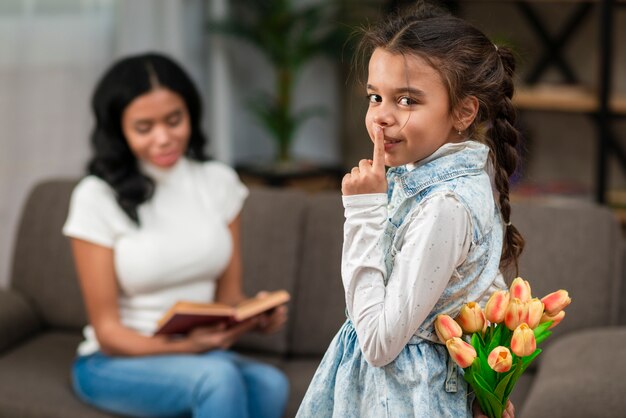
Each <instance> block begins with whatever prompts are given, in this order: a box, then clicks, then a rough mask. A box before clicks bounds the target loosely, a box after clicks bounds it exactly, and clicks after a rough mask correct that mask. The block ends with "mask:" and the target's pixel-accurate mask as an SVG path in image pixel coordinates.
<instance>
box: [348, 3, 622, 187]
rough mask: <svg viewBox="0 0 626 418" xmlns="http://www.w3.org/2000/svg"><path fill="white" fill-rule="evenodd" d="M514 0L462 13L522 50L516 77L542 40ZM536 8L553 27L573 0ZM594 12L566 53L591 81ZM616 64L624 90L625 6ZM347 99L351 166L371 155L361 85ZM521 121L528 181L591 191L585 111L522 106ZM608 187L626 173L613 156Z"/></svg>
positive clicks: (618, 129)
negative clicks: (550, 110) (577, 111)
mask: <svg viewBox="0 0 626 418" xmlns="http://www.w3.org/2000/svg"><path fill="white" fill-rule="evenodd" d="M513 3H514V2H508V1H507V2H496V1H471V2H470V1H463V2H460V4H461V14H462V16H464V17H466V18H467V19H469V20H470V21H472V22H473V23H474V24H475V25H477V26H478V27H479V28H481V29H482V30H484V31H485V32H486V33H487V34H488V36H490V37H491V38H492V39H494V40H496V42H500V40H502V39H507V40H509V41H511V42H513V45H515V46H516V48H517V49H518V51H519V53H520V58H521V60H520V62H519V65H518V69H519V72H520V77H523V75H524V73H525V71H527V70H528V67H529V65H530V63H533V62H534V60H535V59H537V53H538V52H539V51H541V48H542V46H541V44H540V43H539V40H538V39H537V37H536V36H535V35H534V33H533V32H532V31H531V30H530V29H529V26H528V25H527V23H526V21H525V20H524V18H523V16H522V15H521V14H520V12H519V11H518V10H517V8H516V7H515V5H514V4H513ZM531 3H532V4H533V6H534V7H535V8H537V9H538V10H539V11H540V14H541V16H542V18H544V19H546V21H548V22H552V23H551V24H550V25H549V28H550V29H551V30H555V28H557V27H558V26H559V25H560V23H561V22H562V21H563V20H564V19H565V17H566V13H567V12H568V10H570V9H571V8H572V7H573V5H572V4H571V3H575V2H552V3H550V2H531ZM598 20H599V16H598V12H597V10H595V9H594V11H592V13H591V15H590V16H589V17H588V18H587V19H586V20H585V22H584V24H583V25H582V26H581V27H580V28H579V30H578V32H577V33H576V35H575V37H574V38H573V39H572V41H573V42H572V43H571V44H569V45H568V47H567V50H566V51H567V53H566V57H567V59H568V60H570V61H571V62H573V66H574V68H575V71H576V73H577V74H578V75H579V77H580V78H581V79H582V80H583V81H585V82H586V83H588V84H589V85H591V86H594V85H596V82H597V81H596V74H597V71H598V42H599V41H598V36H597V21H598ZM615 28H616V31H615V35H614V40H615V63H614V64H615V65H614V77H613V83H614V90H615V91H616V92H619V93H620V94H622V95H626V7H622V8H621V9H620V10H619V11H618V12H617V13H615ZM546 80H549V81H558V73H556V72H555V71H553V70H551V71H550V72H549V73H548V74H547V77H546ZM352 86H353V87H352V90H351V94H350V95H349V99H348V101H347V102H348V107H347V110H346V111H347V112H348V114H349V117H348V118H347V121H346V126H345V130H346V132H347V134H346V143H345V146H344V149H345V152H344V164H345V165H346V166H352V165H354V164H355V163H356V162H358V160H359V159H360V158H365V157H367V156H369V155H371V143H370V142H369V139H368V138H367V136H366V133H365V130H364V128H363V126H362V125H363V115H364V112H365V110H366V106H365V105H364V104H362V101H361V97H363V94H364V91H365V90H364V88H363V87H361V86H357V85H355V84H354V83H352ZM520 123H521V125H522V127H523V130H524V134H525V145H526V147H527V148H528V154H527V156H526V159H525V161H524V162H523V174H524V178H525V180H526V181H528V182H533V183H548V182H556V181H560V182H565V183H568V184H572V185H576V186H578V187H580V188H582V189H584V190H587V191H589V192H590V193H591V191H592V190H593V185H594V181H595V158H596V144H597V142H596V126H595V124H593V123H592V121H591V119H590V117H589V116H588V115H581V114H566V113H555V112H537V111H532V112H531V111H524V112H521V113H520ZM613 127H614V129H613V130H614V132H615V133H616V135H617V137H618V139H619V140H620V143H622V146H623V147H624V148H625V149H626V119H625V118H622V119H621V120H618V121H616V123H614V125H613ZM609 186H610V187H611V188H624V187H626V176H625V175H624V172H623V171H622V169H621V168H619V167H618V166H617V165H616V164H615V158H612V159H611V169H610V181H609Z"/></svg>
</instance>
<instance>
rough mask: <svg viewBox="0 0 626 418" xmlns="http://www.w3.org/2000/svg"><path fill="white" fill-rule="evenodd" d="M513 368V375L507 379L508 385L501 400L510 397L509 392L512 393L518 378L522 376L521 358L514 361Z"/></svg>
mask: <svg viewBox="0 0 626 418" xmlns="http://www.w3.org/2000/svg"><path fill="white" fill-rule="evenodd" d="M514 364H515V367H514V369H513V373H511V377H510V378H509V383H508V384H507V386H506V389H505V390H504V397H503V399H508V398H509V396H510V395H511V392H512V391H513V388H514V387H515V383H517V380H518V379H519V378H520V376H521V375H522V372H523V371H524V370H523V365H524V364H523V361H522V359H521V358H519V357H518V358H517V360H516V361H515V363H514Z"/></svg>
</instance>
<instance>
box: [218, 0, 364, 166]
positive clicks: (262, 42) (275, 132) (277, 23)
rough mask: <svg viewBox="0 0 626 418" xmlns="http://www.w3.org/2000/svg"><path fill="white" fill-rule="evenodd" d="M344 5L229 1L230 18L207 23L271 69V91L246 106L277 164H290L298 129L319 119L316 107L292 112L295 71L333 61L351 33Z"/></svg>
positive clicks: (335, 0)
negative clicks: (322, 58) (315, 61)
mask: <svg viewBox="0 0 626 418" xmlns="http://www.w3.org/2000/svg"><path fill="white" fill-rule="evenodd" d="M349 4H352V9H353V10H354V8H355V7H357V8H360V9H361V10H362V9H363V3H362V2H360V3H359V6H360V7H358V6H355V4H356V3H354V2H348V1H342V0H321V1H318V2H316V3H314V4H309V5H304V6H296V5H295V4H294V0H232V1H231V2H230V7H231V13H230V16H231V17H230V18H228V19H226V20H221V21H212V22H209V24H208V28H209V31H211V32H216V33H221V34H227V35H229V36H234V37H237V38H239V39H242V40H244V41H246V42H248V43H249V44H251V45H253V46H254V47H256V49H258V50H259V51H260V52H261V53H262V54H263V55H264V56H265V58H266V59H267V60H268V61H269V63H270V64H271V65H272V67H273V69H274V76H275V80H274V90H273V92H272V93H267V92H265V93H259V94H258V96H257V98H256V99H255V100H254V101H252V102H251V103H250V109H251V111H252V112H253V113H254V115H255V116H256V117H257V119H258V121H259V122H260V123H261V124H262V125H263V127H264V128H265V129H266V130H267V131H268V132H269V133H270V135H271V137H272V138H273V139H274V140H275V141H276V145H277V150H278V153H277V158H276V160H277V162H278V163H279V164H281V163H282V164H285V163H288V162H289V161H291V145H292V143H293V139H294V137H295V134H296V132H297V130H298V128H299V127H300V126H301V125H302V124H303V123H304V122H305V121H306V120H308V119H309V118H311V117H312V116H315V115H320V114H322V113H323V109H321V108H320V107H308V108H305V109H302V110H300V111H297V112H296V111H294V110H293V109H292V94H293V88H294V84H295V82H296V79H297V77H298V75H299V72H300V70H301V69H302V68H303V66H304V64H306V63H307V62H308V61H309V60H311V59H312V58H314V57H316V56H318V55H327V56H331V57H333V58H334V59H338V58H339V57H340V56H341V54H342V52H343V51H347V54H348V55H349V54H350V51H351V48H350V46H349V45H348V44H347V41H348V40H349V38H350V33H351V31H352V29H351V26H350V25H348V24H346V23H342V22H346V19H347V16H348V13H347V12H348V10H349V9H350V7H349Z"/></svg>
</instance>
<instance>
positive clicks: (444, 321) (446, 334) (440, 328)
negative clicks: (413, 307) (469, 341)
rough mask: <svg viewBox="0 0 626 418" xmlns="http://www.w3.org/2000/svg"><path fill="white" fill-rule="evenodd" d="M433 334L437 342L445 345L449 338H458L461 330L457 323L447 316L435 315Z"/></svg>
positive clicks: (461, 333) (461, 332)
mask: <svg viewBox="0 0 626 418" xmlns="http://www.w3.org/2000/svg"><path fill="white" fill-rule="evenodd" d="M435 332H436V333H437V337H439V341H441V342H442V343H445V342H446V341H448V340H449V339H450V338H453V337H460V336H461V335H463V330H462V329H461V326H460V325H459V324H457V322H456V321H455V320H454V319H452V317H450V316H448V315H437V319H436V320H435Z"/></svg>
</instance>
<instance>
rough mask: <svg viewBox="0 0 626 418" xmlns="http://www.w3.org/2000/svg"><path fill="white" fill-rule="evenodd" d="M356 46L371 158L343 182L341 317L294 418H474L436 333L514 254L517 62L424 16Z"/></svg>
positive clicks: (467, 28)
mask: <svg viewBox="0 0 626 418" xmlns="http://www.w3.org/2000/svg"><path fill="white" fill-rule="evenodd" d="M361 47H362V52H364V54H367V55H368V56H369V57H370V58H369V66H368V77H367V87H366V91H367V100H368V101H369V109H368V111H367V115H366V117H365V124H366V127H367V130H368V133H369V136H370V138H371V140H372V141H373V143H374V152H373V158H372V159H371V160H369V159H368V160H361V161H360V162H359V164H358V167H354V168H353V169H352V171H351V172H350V173H348V174H346V176H345V177H344V179H343V183H342V192H343V204H344V207H345V217H346V220H345V225H344V245H343V257H342V280H343V286H344V290H345V298H346V307H347V316H348V319H347V321H346V322H345V324H344V325H343V326H342V328H341V329H340V330H339V332H338V334H337V335H336V336H335V338H334V340H333V341H332V342H331V344H330V347H329V348H328V351H327V353H326V355H325V356H324V358H323V360H322V362H321V364H320V365H319V368H318V370H317V372H316V374H315V376H314V377H313V380H312V382H311V384H310V386H309V389H308V391H307V394H306V396H305V398H304V400H303V403H302V405H301V406H300V410H299V412H298V415H297V416H298V417H299V418H306V417H315V418H324V417H331V416H332V417H342V418H350V417H354V418H366V417H377V418H378V417H424V418H426V417H428V418H432V417H438V418H443V417H454V418H458V417H468V416H469V417H471V416H472V415H473V416H481V415H482V413H481V412H480V410H479V408H478V407H477V406H474V409H473V408H472V399H473V397H472V396H471V394H470V393H469V391H468V387H467V384H466V382H465V381H464V380H463V377H462V375H461V373H462V370H459V369H458V368H457V366H456V365H455V363H454V362H453V361H451V360H450V357H449V355H448V353H447V350H446V347H445V345H443V344H442V342H441V341H439V340H438V339H437V336H436V333H435V332H434V326H433V323H434V321H435V317H436V316H437V315H439V314H448V315H451V316H453V317H454V316H455V315H457V314H458V312H459V310H460V308H461V306H462V305H463V304H464V303H466V302H470V301H475V300H485V299H486V297H488V296H489V295H490V293H491V292H492V291H493V290H494V288H495V287H502V288H504V287H505V284H504V281H503V278H502V274H501V272H500V271H501V269H502V268H504V267H506V266H513V267H515V266H516V264H517V258H518V256H519V254H520V253H521V251H522V248H523V244H524V242H523V239H522V237H521V235H520V234H519V232H518V230H517V229H516V228H515V227H514V226H513V225H512V224H511V218H510V214H511V207H510V204H509V176H511V174H513V171H514V170H515V166H516V160H517V152H516V144H517V142H518V136H519V134H518V131H517V130H516V129H515V127H514V119H515V112H514V109H513V106H512V104H511V97H512V96H513V80H512V76H513V72H514V59H513V56H512V54H511V51H509V50H508V49H506V48H502V47H498V46H496V45H494V44H493V43H492V42H491V41H490V40H489V39H488V38H487V37H486V36H485V35H484V34H483V33H481V32H480V31H479V30H477V29H476V28H474V27H472V26H471V25H470V24H468V23H467V22H465V21H463V20H461V19H458V18H455V17H452V16H449V15H447V14H445V13H443V12H441V11H439V10H433V9H431V8H426V7H423V6H422V7H421V8H419V9H417V10H414V11H413V12H411V13H410V14H406V15H403V16H398V17H394V18H392V19H391V20H389V21H387V22H386V23H384V24H382V25H381V26H380V27H378V28H375V29H373V30H368V31H366V33H365V35H364V38H363V40H362V43H361ZM385 166H389V167H391V168H390V169H389V170H388V171H387V173H386V175H385ZM513 414H514V412H513V407H512V405H510V404H509V406H508V408H507V410H506V411H505V413H504V416H505V417H509V416H513Z"/></svg>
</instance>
